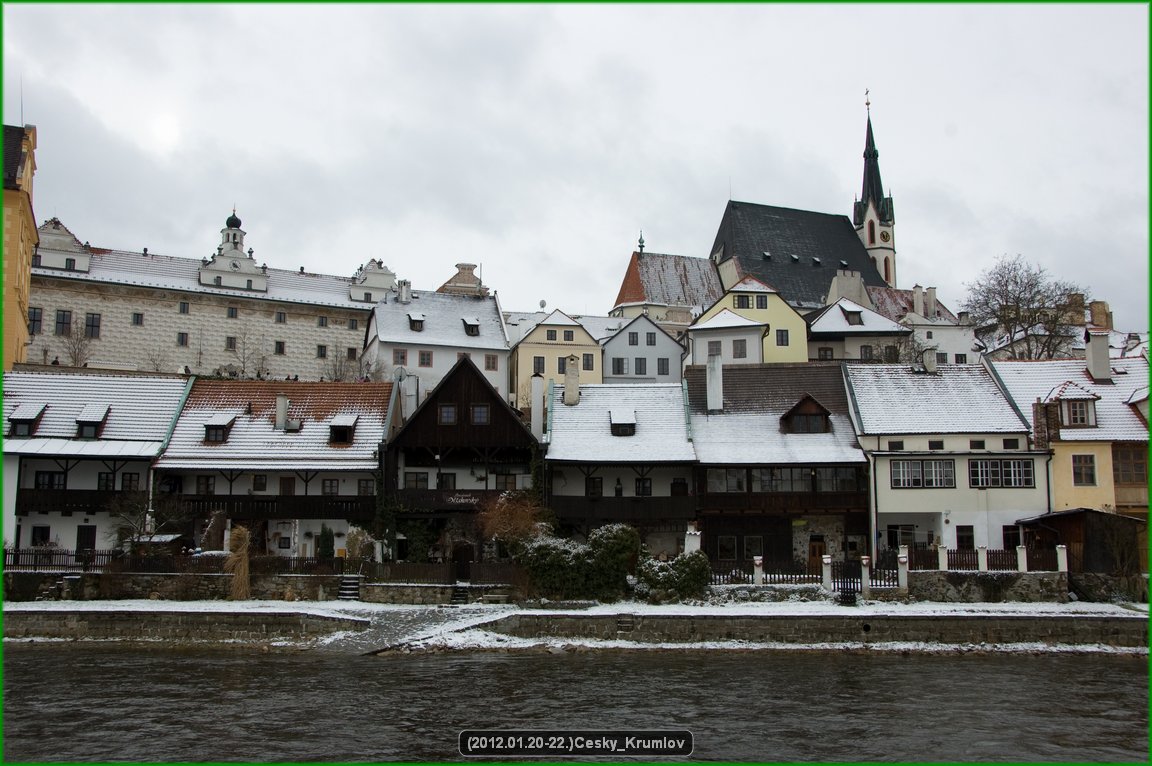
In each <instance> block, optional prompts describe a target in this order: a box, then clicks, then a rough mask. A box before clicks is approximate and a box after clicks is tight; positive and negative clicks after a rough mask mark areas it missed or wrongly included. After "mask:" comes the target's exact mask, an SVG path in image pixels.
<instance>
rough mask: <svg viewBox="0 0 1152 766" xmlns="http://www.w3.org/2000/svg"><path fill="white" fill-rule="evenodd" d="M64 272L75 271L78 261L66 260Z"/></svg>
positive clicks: (73, 259)
mask: <svg viewBox="0 0 1152 766" xmlns="http://www.w3.org/2000/svg"><path fill="white" fill-rule="evenodd" d="M64 270H65V271H75V270H76V259H75V258H65V259H64Z"/></svg>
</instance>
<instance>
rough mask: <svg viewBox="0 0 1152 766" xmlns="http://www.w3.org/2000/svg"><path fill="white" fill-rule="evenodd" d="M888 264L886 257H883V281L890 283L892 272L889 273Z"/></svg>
mask: <svg viewBox="0 0 1152 766" xmlns="http://www.w3.org/2000/svg"><path fill="white" fill-rule="evenodd" d="M890 265H891V264H889V262H888V259H887V258H885V259H884V281H885V282H887V283H888V284H892V273H891V270H890V268H889V267H890Z"/></svg>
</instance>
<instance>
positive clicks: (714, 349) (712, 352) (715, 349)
mask: <svg viewBox="0 0 1152 766" xmlns="http://www.w3.org/2000/svg"><path fill="white" fill-rule="evenodd" d="M721 353H722V350H721V346H720V341H718V340H710V341H708V356H720V354H721Z"/></svg>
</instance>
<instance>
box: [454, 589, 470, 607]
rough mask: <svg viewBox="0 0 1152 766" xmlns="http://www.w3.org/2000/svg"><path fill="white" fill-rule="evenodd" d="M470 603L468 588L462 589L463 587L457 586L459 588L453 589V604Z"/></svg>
mask: <svg viewBox="0 0 1152 766" xmlns="http://www.w3.org/2000/svg"><path fill="white" fill-rule="evenodd" d="M468 602H469V601H468V589H467V588H461V587H459V586H457V587H455V588H453V589H452V603H453V604H467V603H468Z"/></svg>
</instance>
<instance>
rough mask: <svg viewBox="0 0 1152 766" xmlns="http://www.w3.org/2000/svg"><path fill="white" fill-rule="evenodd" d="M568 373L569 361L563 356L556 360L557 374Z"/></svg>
mask: <svg viewBox="0 0 1152 766" xmlns="http://www.w3.org/2000/svg"><path fill="white" fill-rule="evenodd" d="M567 371H568V359H567V358H566V357H563V356H562V357H560V358H558V359H557V360H556V372H558V373H560V374H561V375H563V374H564V373H565V372H567Z"/></svg>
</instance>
